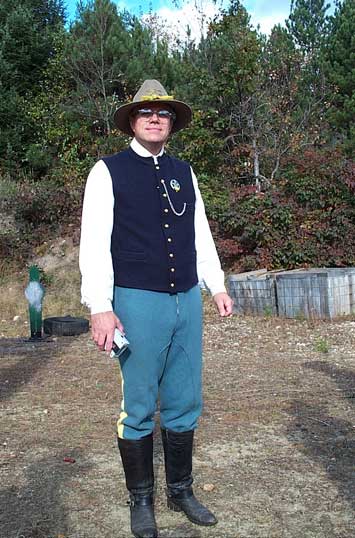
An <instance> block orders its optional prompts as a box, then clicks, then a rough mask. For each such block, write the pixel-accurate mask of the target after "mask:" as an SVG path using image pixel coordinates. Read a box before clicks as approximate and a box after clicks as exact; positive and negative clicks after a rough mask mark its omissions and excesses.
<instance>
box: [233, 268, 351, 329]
mask: <svg viewBox="0 0 355 538" xmlns="http://www.w3.org/2000/svg"><path fill="white" fill-rule="evenodd" d="M228 288H229V293H230V295H231V297H233V299H234V312H235V313H237V314H252V315H267V314H269V315H278V316H281V317H287V318H297V317H304V318H319V319H323V318H330V319H332V318H335V317H338V316H344V315H350V314H353V313H355V267H349V268H315V269H308V270H294V271H282V272H271V273H269V272H267V271H266V270H265V269H262V270H260V271H253V272H251V273H243V274H239V275H231V276H230V277H229V278H228Z"/></svg>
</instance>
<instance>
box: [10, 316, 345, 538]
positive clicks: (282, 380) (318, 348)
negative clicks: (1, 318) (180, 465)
mask: <svg viewBox="0 0 355 538" xmlns="http://www.w3.org/2000/svg"><path fill="white" fill-rule="evenodd" d="M5 323H6V322H3V326H2V327H1V329H2V330H1V332H2V333H3V334H5V337H3V338H1V339H0V351H1V352H0V374H1V377H0V389H1V393H0V395H1V396H0V401H1V438H0V480H1V483H0V537H1V538H128V537H129V536H130V535H131V534H130V528H129V508H128V506H127V504H126V501H127V494H126V490H125V486H124V476H123V472H122V469H121V465H120V463H119V459H118V453H117V452H118V451H117V447H116V441H115V420H116V416H117V412H118V408H119V403H120V379H119V370H118V366H117V364H116V362H115V361H114V360H112V359H108V358H107V357H106V356H104V355H102V354H101V353H99V352H98V351H97V350H96V349H95V346H94V344H93V343H92V342H91V340H90V336H89V335H88V334H87V335H82V336H80V337H76V338H74V337H73V338H72V337H67V338H58V339H56V340H54V341H48V342H45V343H42V344H38V345H34V344H28V343H23V342H22V343H21V341H19V340H18V339H12V338H10V337H9V336H7V335H9V334H10V333H9V332H6V330H5V331H4V324H5ZM21 331H22V333H21V334H22V335H23V336H25V335H26V332H27V329H26V328H25V327H23V328H21ZM354 344H355V319H354V318H353V319H346V320H341V321H332V322H320V321H318V322H309V321H304V320H282V319H278V318H260V319H259V318H251V317H233V318H231V319H228V320H221V319H218V317H217V315H216V314H215V313H214V312H212V310H211V309H210V307H207V308H206V315H205V353H204V360H205V369H204V400H205V405H204V413H203V417H202V419H201V421H200V428H199V429H198V432H197V435H196V446H195V451H194V470H195V473H194V474H195V492H196V494H197V495H198V497H199V498H200V499H201V500H202V501H203V502H205V503H206V504H207V505H208V506H209V507H210V508H211V509H212V510H213V511H214V512H215V513H216V515H217V516H218V518H219V523H218V525H217V526H216V527H212V528H202V527H197V526H195V525H193V524H192V523H190V522H189V521H188V520H186V519H185V518H184V516H183V515H181V514H178V513H174V512H171V511H169V510H168V509H167V507H166V503H165V500H164V469H163V456H162V446H161V442H160V437H159V429H158V427H157V430H156V435H155V440H156V443H155V470H156V475H157V492H156V517H157V522H158V525H159V529H160V535H159V536H160V537H161V538H168V537H169V538H210V537H211V538H212V537H213V538H296V537H297V538H333V537H337V538H351V537H354V536H355V518H354V508H355V467H354V465H355V409H354V403H355V351H354ZM158 418H159V417H157V421H158ZM68 458H69V461H68Z"/></svg>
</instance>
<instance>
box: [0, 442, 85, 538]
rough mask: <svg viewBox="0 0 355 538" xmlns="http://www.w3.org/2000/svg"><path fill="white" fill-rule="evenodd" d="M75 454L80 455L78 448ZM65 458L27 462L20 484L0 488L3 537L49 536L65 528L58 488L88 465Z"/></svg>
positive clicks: (64, 513) (57, 533) (65, 522)
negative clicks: (29, 463) (22, 480)
mask: <svg viewBox="0 0 355 538" xmlns="http://www.w3.org/2000/svg"><path fill="white" fill-rule="evenodd" d="M75 456H76V457H77V458H79V457H80V451H79V450H78V451H77V453H76V454H75ZM64 457H65V454H57V455H56V456H55V458H54V457H46V458H44V459H41V460H39V461H37V462H35V463H33V464H31V465H29V466H28V467H27V468H26V469H25V472H24V482H25V483H24V485H23V487H21V488H18V487H14V486H13V487H9V488H5V489H2V490H0V506H1V515H0V528H1V530H2V532H3V533H4V534H3V537H4V538H5V537H6V538H48V537H49V536H60V535H61V534H63V535H65V533H66V532H67V531H68V524H67V516H66V510H65V508H64V504H63V502H62V498H61V490H62V488H63V487H64V486H65V484H66V483H67V482H68V481H69V480H71V479H72V478H73V477H75V476H77V475H79V474H80V475H82V474H85V473H86V472H87V471H88V470H89V467H90V466H89V465H86V464H82V465H78V464H71V463H65V462H64V461H63V460H64ZM15 522H16V523H15Z"/></svg>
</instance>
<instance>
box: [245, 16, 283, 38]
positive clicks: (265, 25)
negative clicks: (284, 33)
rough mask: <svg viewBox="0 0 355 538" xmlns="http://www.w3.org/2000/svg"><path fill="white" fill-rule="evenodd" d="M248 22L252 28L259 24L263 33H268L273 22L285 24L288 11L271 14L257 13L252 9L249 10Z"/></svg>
mask: <svg viewBox="0 0 355 538" xmlns="http://www.w3.org/2000/svg"><path fill="white" fill-rule="evenodd" d="M249 14H250V22H251V23H252V25H253V26H254V28H257V26H258V25H259V26H260V31H261V32H262V33H263V34H270V32H271V29H272V28H273V27H274V26H275V24H279V23H280V24H282V25H283V26H284V25H285V19H287V17H288V12H287V13H286V14H285V13H274V14H273V15H258V14H256V13H255V12H253V11H250V13H249Z"/></svg>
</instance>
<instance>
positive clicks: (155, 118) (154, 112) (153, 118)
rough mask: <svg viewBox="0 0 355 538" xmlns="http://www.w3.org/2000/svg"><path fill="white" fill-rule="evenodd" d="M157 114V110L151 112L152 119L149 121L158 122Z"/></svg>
mask: <svg viewBox="0 0 355 538" xmlns="http://www.w3.org/2000/svg"><path fill="white" fill-rule="evenodd" d="M159 119H160V118H159V114H158V111H157V110H153V114H152V117H151V118H150V120H151V121H152V120H154V121H157V120H158V121H159Z"/></svg>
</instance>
